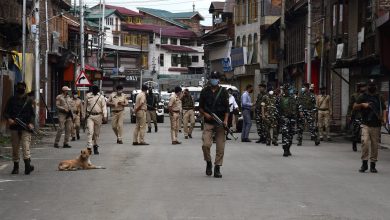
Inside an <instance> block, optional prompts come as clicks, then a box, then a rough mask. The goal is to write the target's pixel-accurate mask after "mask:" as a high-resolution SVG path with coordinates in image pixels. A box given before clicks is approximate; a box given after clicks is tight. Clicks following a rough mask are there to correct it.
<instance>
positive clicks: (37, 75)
mask: <svg viewBox="0 0 390 220" xmlns="http://www.w3.org/2000/svg"><path fill="white" fill-rule="evenodd" d="M39 1H40V0H35V4H34V18H35V36H34V43H35V45H34V46H35V47H34V57H35V73H34V75H35V86H34V87H35V93H34V95H35V127H39V106H40V105H39V97H40V57H39Z"/></svg>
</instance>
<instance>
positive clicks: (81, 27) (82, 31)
mask: <svg viewBox="0 0 390 220" xmlns="http://www.w3.org/2000/svg"><path fill="white" fill-rule="evenodd" d="M84 61H85V60H84V3H83V0H80V66H81V67H80V71H84V70H85V62H84Z"/></svg>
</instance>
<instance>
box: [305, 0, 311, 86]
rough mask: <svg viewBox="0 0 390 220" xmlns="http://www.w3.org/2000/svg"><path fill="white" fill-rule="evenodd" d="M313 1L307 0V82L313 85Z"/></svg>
mask: <svg viewBox="0 0 390 220" xmlns="http://www.w3.org/2000/svg"><path fill="white" fill-rule="evenodd" d="M311 6H312V5H311V0H307V7H308V12H307V46H306V50H307V61H306V62H307V68H306V73H307V82H308V83H311Z"/></svg>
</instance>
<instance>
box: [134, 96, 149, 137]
mask: <svg viewBox="0 0 390 220" xmlns="http://www.w3.org/2000/svg"><path fill="white" fill-rule="evenodd" d="M139 106H141V107H140V109H139V110H138V111H137V112H136V114H135V117H136V124H135V130H134V134H133V142H134V143H145V130H146V111H147V105H146V94H145V92H141V93H139V94H138V95H137V98H136V99H135V105H134V110H135V109H137V108H138V107H139Z"/></svg>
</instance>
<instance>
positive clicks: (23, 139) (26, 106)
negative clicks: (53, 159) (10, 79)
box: [4, 82, 35, 175]
mask: <svg viewBox="0 0 390 220" xmlns="http://www.w3.org/2000/svg"><path fill="white" fill-rule="evenodd" d="M4 117H5V119H7V122H8V125H9V128H10V130H11V141H12V160H13V161H14V167H13V169H12V174H19V149H20V146H22V152H23V160H24V168H25V169H24V173H25V174H26V175H29V174H30V173H31V172H32V171H34V166H33V165H31V155H30V144H31V130H32V129H34V125H33V123H34V119H35V113H34V108H33V100H32V99H31V98H29V97H28V96H27V95H26V84H25V83H24V82H19V83H17V84H16V95H14V96H12V97H11V98H10V99H9V100H8V102H7V105H6V107H5V111H4ZM17 120H20V121H21V123H22V124H21V123H18V122H17Z"/></svg>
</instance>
